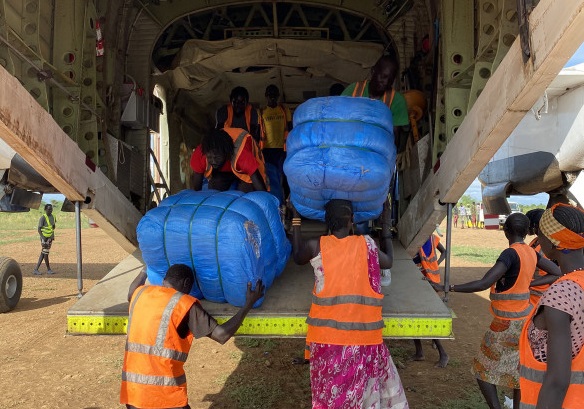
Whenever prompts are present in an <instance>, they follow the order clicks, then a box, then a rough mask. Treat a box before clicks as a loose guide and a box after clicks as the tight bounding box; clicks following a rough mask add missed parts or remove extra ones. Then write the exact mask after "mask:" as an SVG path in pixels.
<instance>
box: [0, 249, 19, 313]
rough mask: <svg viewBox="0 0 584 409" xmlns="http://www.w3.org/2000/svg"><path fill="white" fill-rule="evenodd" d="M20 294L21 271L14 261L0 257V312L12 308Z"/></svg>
mask: <svg viewBox="0 0 584 409" xmlns="http://www.w3.org/2000/svg"><path fill="white" fill-rule="evenodd" d="M21 294H22V273H21V271H20V266H19V265H18V263H17V262H16V261H14V260H13V259H11V258H9V257H0V313H2V312H8V311H10V310H13V309H14V308H15V307H16V305H17V304H18V301H19V300H20V295H21Z"/></svg>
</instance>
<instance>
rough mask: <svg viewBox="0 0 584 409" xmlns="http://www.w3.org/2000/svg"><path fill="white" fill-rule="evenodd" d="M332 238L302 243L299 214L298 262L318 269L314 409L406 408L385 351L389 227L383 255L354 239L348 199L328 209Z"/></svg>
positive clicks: (312, 329)
mask: <svg viewBox="0 0 584 409" xmlns="http://www.w3.org/2000/svg"><path fill="white" fill-rule="evenodd" d="M325 210H326V215H325V219H326V223H327V226H328V228H329V230H330V234H329V235H326V236H323V237H321V238H313V239H309V240H307V241H303V240H302V237H301V231H300V224H301V219H300V217H299V215H298V213H297V212H296V211H295V210H294V211H293V213H294V218H293V219H292V235H293V237H292V243H293V244H292V246H293V254H294V261H295V262H296V263H297V264H306V263H308V262H309V261H310V263H311V264H312V266H313V268H314V273H315V285H314V290H313V303H312V307H311V310H310V314H309V317H308V319H307V322H308V324H309V327H308V334H307V341H308V346H309V348H310V384H311V389H312V407H313V409H332V408H343V409H351V408H355V409H386V408H393V409H405V408H409V406H408V403H407V400H406V397H405V393H404V390H403V387H402V384H401V381H400V378H399V375H398V373H397V370H396V367H395V365H394V363H393V360H392V359H391V355H390V354H389V350H388V349H387V346H386V345H385V344H384V343H383V340H382V338H381V330H382V328H383V320H382V318H381V301H382V299H383V295H382V293H381V285H380V267H381V268H391V266H392V264H393V247H392V244H391V232H390V230H389V228H390V226H382V228H383V230H382V240H383V241H385V243H384V245H385V249H387V252H386V253H384V252H382V251H380V250H378V248H377V246H376V245H375V242H374V241H373V239H371V237H369V236H359V235H357V236H353V235H351V231H352V230H353V208H352V204H351V202H349V201H347V200H336V199H335V200H331V201H330V202H328V203H327V205H326V207H325Z"/></svg>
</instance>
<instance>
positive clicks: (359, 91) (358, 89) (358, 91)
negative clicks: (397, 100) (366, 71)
mask: <svg viewBox="0 0 584 409" xmlns="http://www.w3.org/2000/svg"><path fill="white" fill-rule="evenodd" d="M368 83H369V81H367V80H365V81H359V82H357V83H356V84H355V89H354V90H353V94H352V96H353V97H362V96H363V93H364V92H365V90H366V89H367V88H366V87H367V84H368ZM394 96H395V89H393V88H392V89H391V95H388V94H387V92H384V93H383V98H381V100H382V101H383V103H384V104H385V105H387V107H388V108H389V109H391V103H392V102H393V97H394Z"/></svg>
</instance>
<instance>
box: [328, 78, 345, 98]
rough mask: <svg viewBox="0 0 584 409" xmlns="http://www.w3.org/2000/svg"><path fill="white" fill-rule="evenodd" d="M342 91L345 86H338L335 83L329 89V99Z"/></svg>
mask: <svg viewBox="0 0 584 409" xmlns="http://www.w3.org/2000/svg"><path fill="white" fill-rule="evenodd" d="M344 90H345V86H344V85H343V84H339V83H338V82H337V83H335V84H333V85H331V87H330V88H329V96H331V97H336V96H339V95H341V94H342V93H343V91H344Z"/></svg>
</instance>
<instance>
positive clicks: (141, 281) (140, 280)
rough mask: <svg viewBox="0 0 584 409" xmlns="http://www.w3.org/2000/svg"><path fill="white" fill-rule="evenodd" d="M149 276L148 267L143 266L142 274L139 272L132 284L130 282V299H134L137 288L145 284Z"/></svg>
mask: <svg viewBox="0 0 584 409" xmlns="http://www.w3.org/2000/svg"><path fill="white" fill-rule="evenodd" d="M147 278H148V276H147V275H146V269H144V268H143V269H142V270H140V274H138V275H137V276H136V278H134V281H132V284H130V288H129V289H128V301H130V300H131V299H132V295H134V291H136V288H138V287H140V286H141V285H144V283H145V282H146V279H147Z"/></svg>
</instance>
